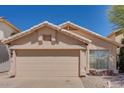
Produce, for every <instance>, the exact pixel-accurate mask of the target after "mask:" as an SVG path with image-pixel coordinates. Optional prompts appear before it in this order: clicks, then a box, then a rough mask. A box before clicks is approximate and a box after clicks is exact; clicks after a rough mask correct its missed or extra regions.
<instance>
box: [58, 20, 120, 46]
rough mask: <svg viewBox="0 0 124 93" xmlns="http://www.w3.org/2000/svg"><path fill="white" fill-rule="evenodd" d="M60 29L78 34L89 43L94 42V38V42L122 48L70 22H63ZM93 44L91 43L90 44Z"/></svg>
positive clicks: (118, 44)
mask: <svg viewBox="0 0 124 93" xmlns="http://www.w3.org/2000/svg"><path fill="white" fill-rule="evenodd" d="M59 26H60V27H61V28H62V29H67V30H70V31H72V32H74V33H76V34H79V35H81V36H83V37H85V38H88V39H90V40H91V41H94V38H95V41H100V42H101V43H102V42H105V43H107V44H111V45H114V46H117V47H120V46H122V45H121V44H120V43H117V42H115V41H113V40H111V39H109V38H106V37H104V36H102V35H99V34H97V33H95V32H92V31H90V30H88V29H87V28H84V27H81V26H78V25H76V24H74V23H72V22H65V23H63V24H60V25H59ZM100 42H99V43H100ZM92 43H93V42H92Z"/></svg>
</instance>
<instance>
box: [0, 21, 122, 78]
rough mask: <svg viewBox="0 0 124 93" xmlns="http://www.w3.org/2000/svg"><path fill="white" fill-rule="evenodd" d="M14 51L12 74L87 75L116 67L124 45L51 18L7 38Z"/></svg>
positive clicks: (6, 42) (72, 24)
mask: <svg viewBox="0 0 124 93" xmlns="http://www.w3.org/2000/svg"><path fill="white" fill-rule="evenodd" d="M2 43H4V44H7V45H9V49H10V52H11V53H10V54H11V58H12V59H11V68H10V73H9V74H10V76H16V77H38V78H40V77H44V76H84V75H86V74H87V73H89V71H90V70H96V71H97V70H98V71H100V70H112V71H113V72H114V73H117V70H116V48H118V47H120V46H121V44H119V43H117V42H115V41H112V40H110V39H108V38H106V37H103V36H101V35H99V34H96V33H95V32H92V31H90V30H88V29H86V28H84V27H81V26H79V25H76V24H74V23H72V22H65V23H63V24H61V25H55V24H53V23H50V22H48V21H45V22H43V23H40V24H38V25H35V26H33V27H31V28H30V29H28V30H26V31H23V32H21V33H18V34H16V35H13V36H11V37H9V38H7V39H4V40H3V41H2Z"/></svg>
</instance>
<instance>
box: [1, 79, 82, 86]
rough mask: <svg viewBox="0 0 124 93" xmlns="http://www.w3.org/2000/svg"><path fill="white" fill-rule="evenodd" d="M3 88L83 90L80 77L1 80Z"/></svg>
mask: <svg viewBox="0 0 124 93" xmlns="http://www.w3.org/2000/svg"><path fill="white" fill-rule="evenodd" d="M0 87H3V88H82V87H83V84H82V81H81V79H80V78H79V77H43V78H0Z"/></svg>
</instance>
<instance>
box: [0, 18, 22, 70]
mask: <svg viewBox="0 0 124 93" xmlns="http://www.w3.org/2000/svg"><path fill="white" fill-rule="evenodd" d="M19 32H20V30H19V29H18V28H17V27H15V26H14V25H12V24H11V23H10V22H9V21H7V20H6V19H5V18H3V17H0V72H4V71H8V70H9V55H8V50H7V46H5V45H3V44H2V43H1V41H2V40H3V39H5V38H8V37H10V36H12V35H14V34H17V33H19Z"/></svg>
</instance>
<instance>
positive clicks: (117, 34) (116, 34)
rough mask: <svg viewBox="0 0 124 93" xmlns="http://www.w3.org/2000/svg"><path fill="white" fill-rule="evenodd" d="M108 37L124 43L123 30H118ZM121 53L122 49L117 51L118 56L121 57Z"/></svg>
mask: <svg viewBox="0 0 124 93" xmlns="http://www.w3.org/2000/svg"><path fill="white" fill-rule="evenodd" d="M107 37H108V38H110V39H112V40H114V41H116V42H118V43H122V40H123V39H124V30H122V29H119V30H116V31H114V32H112V33H111V34H109V35H108V36H107ZM119 51H120V49H119V48H118V49H117V54H118V55H119Z"/></svg>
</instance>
